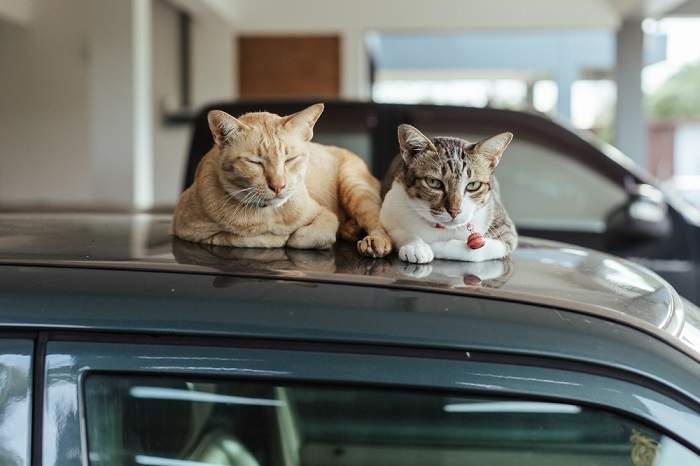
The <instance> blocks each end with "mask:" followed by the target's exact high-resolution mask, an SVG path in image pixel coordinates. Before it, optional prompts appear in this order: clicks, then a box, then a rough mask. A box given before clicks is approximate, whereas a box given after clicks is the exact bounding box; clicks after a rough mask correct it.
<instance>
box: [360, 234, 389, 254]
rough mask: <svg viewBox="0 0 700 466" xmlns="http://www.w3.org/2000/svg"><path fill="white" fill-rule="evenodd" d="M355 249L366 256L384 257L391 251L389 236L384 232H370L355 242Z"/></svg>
mask: <svg viewBox="0 0 700 466" xmlns="http://www.w3.org/2000/svg"><path fill="white" fill-rule="evenodd" d="M357 251H358V252H359V253H360V254H361V255H363V256H366V257H384V256H386V255H387V254H389V253H390V252H391V238H389V237H388V236H387V235H385V234H376V233H375V234H370V235H367V236H365V237H364V238H362V239H361V240H360V241H358V242H357Z"/></svg>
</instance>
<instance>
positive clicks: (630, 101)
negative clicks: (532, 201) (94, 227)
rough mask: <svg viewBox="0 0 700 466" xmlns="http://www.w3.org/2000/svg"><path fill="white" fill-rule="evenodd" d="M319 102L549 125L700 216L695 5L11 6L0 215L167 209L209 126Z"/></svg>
mask: <svg viewBox="0 0 700 466" xmlns="http://www.w3.org/2000/svg"><path fill="white" fill-rule="evenodd" d="M311 97H314V98H316V97H318V98H320V99H324V100H329V101H332V100H335V99H347V100H359V101H374V102H381V103H431V104H446V105H459V106H471V107H496V108H506V109H513V110H521V111H525V112H536V113H540V114H544V115H547V116H549V117H552V118H554V119H555V120H557V121H558V122H560V123H562V124H564V125H565V126H570V127H572V128H576V129H579V130H583V131H590V132H592V133H594V134H595V135H596V136H597V137H598V138H600V139H601V140H602V141H606V142H609V143H611V144H613V145H614V146H616V147H617V148H618V149H620V150H621V151H622V152H623V153H624V154H626V155H627V156H629V157H630V158H631V159H633V160H634V161H635V162H636V163H637V164H638V165H639V166H640V167H642V168H643V169H645V170H647V171H648V172H650V173H651V174H652V175H653V176H655V177H656V178H658V179H659V180H661V182H662V183H663V185H664V186H667V187H672V188H674V189H677V190H679V191H680V192H681V193H682V194H683V195H684V196H686V198H687V199H688V200H690V201H691V202H695V203H697V204H698V205H700V154H699V153H698V152H699V151H700V1H697V0H588V1H580V0H577V1H574V0H531V1H521V0H491V1H488V2H485V1H482V0H479V1H476V0H433V1H430V2H427V1H415V0H404V1H376V0H375V1H370V0H354V1H352V2H347V1H343V2H337V1H324V0H296V1H293V2H291V1H274V0H255V1H252V0H122V1H113V0H0V205H1V206H3V207H4V208H8V209H12V208H26V207H27V206H29V207H42V208H52V207H59V206H61V207H65V206H69V207H73V208H92V207H95V206H100V207H104V208H120V209H136V210H143V209H152V208H162V209H169V208H172V206H173V205H174V204H175V202H176V199H177V196H178V194H179V192H180V190H181V189H182V184H183V180H184V177H185V170H186V161H187V152H188V150H189V145H190V138H191V136H192V130H191V127H192V118H193V116H194V115H195V114H196V111H197V110H198V109H201V108H202V107H203V106H204V105H207V104H210V103H212V102H216V101H232V100H235V99H290V98H291V99H294V98H311ZM464 131H465V132H467V133H468V128H465V129H464Z"/></svg>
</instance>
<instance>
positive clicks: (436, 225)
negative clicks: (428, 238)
mask: <svg viewBox="0 0 700 466" xmlns="http://www.w3.org/2000/svg"><path fill="white" fill-rule="evenodd" d="M433 228H437V229H444V228H445V227H443V226H442V225H440V224H439V223H436V224H434V225H433Z"/></svg>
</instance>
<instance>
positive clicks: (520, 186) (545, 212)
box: [426, 128, 627, 233]
mask: <svg viewBox="0 0 700 466" xmlns="http://www.w3.org/2000/svg"><path fill="white" fill-rule="evenodd" d="M426 130H427V131H429V134H430V135H431V136H435V135H438V134H442V133H441V132H440V131H439V130H438V129H437V128H426ZM451 135H453V136H456V137H460V138H464V139H467V140H468V141H472V142H475V141H479V140H480V139H482V138H483V137H485V134H474V133H472V134H451ZM496 178H497V179H498V182H499V186H500V190H501V198H502V199H503V202H504V204H505V206H506V208H507V209H508V212H509V214H510V216H511V217H512V218H513V220H514V221H515V223H516V225H517V226H520V227H525V228H538V229H540V228H541V229H553V230H574V231H584V232H597V233H602V232H603V231H604V230H605V217H606V216H607V214H608V213H609V212H610V211H612V210H613V209H614V208H616V207H618V206H620V205H622V204H623V203H624V202H625V201H626V200H627V194H626V193H625V191H624V189H623V187H622V186H619V185H617V184H615V183H613V182H612V181H610V180H609V179H608V178H605V177H604V176H602V175H601V174H599V173H597V172H595V171H593V170H591V169H590V168H588V167H586V166H584V165H582V164H580V163H578V162H577V161H576V160H575V159H573V158H571V157H570V156H569V155H567V154H564V153H561V152H558V151H557V150H554V149H552V148H550V147H547V146H544V145H542V144H538V143H536V142H532V141H529V140H527V139H523V138H522V137H519V136H518V135H517V134H516V135H515V139H513V142H512V143H511V144H510V146H509V147H508V150H507V151H506V153H505V154H504V155H503V158H502V159H501V162H500V164H499V165H498V168H497V169H496Z"/></svg>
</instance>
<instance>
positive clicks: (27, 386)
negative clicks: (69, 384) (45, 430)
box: [0, 338, 33, 466]
mask: <svg viewBox="0 0 700 466" xmlns="http://www.w3.org/2000/svg"><path fill="white" fill-rule="evenodd" d="M32 353H33V344H32V342H31V341H26V340H9V339H8V340H3V339H1V338H0V465H2V466H29V463H30V450H29V449H30V442H29V439H30V437H29V435H30V431H31V399H32V383H31V377H32V373H31V370H32Z"/></svg>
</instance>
